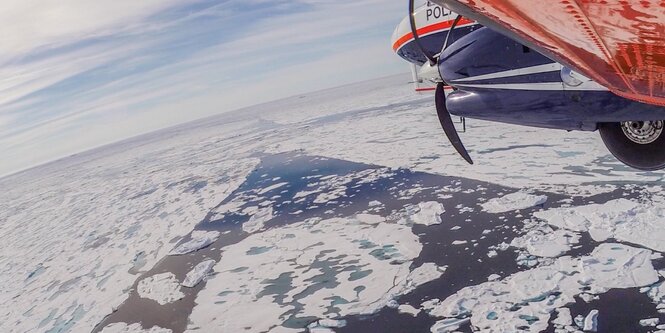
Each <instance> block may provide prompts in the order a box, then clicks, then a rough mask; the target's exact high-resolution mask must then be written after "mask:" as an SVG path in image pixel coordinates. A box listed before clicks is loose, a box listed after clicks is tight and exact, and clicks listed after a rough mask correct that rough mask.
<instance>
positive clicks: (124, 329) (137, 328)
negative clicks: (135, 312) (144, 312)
mask: <svg viewBox="0 0 665 333" xmlns="http://www.w3.org/2000/svg"><path fill="white" fill-rule="evenodd" d="M171 332H172V331H171V330H169V329H166V328H161V327H159V326H153V327H151V328H149V329H144V328H142V327H141V324H138V323H134V324H130V325H127V324H126V323H113V324H110V325H108V326H106V327H104V328H103V329H102V330H101V333H171Z"/></svg>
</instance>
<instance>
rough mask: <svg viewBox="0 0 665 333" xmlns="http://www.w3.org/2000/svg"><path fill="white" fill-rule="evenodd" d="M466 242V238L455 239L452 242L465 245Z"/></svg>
mask: <svg viewBox="0 0 665 333" xmlns="http://www.w3.org/2000/svg"><path fill="white" fill-rule="evenodd" d="M466 243H468V242H467V241H465V240H454V241H453V243H452V244H453V245H464V244H466Z"/></svg>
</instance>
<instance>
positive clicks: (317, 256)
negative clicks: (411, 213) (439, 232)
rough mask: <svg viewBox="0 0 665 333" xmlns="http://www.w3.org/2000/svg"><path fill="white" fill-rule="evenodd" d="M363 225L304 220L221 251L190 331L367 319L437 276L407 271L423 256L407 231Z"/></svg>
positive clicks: (429, 268)
mask: <svg viewBox="0 0 665 333" xmlns="http://www.w3.org/2000/svg"><path fill="white" fill-rule="evenodd" d="M364 220H365V219H358V218H356V217H349V218H333V219H328V220H320V219H309V220H305V221H303V222H298V223H294V224H290V225H287V226H284V227H280V228H274V229H269V230H266V231H264V232H261V233H255V234H252V235H250V236H249V237H247V238H246V239H244V240H243V241H241V242H239V243H237V244H234V245H231V246H228V247H226V248H224V249H223V252H222V258H221V260H220V261H219V262H218V263H217V264H216V265H215V272H216V274H215V275H214V276H213V277H211V278H210V279H208V281H207V283H206V286H205V288H204V289H203V290H201V292H200V293H199V294H198V295H197V298H196V303H197V304H202V305H205V306H196V307H195V308H194V309H193V311H192V314H191V316H190V318H189V320H190V328H192V329H194V328H195V327H206V328H208V329H210V330H212V331H229V332H235V331H240V330H250V331H255V332H264V331H268V330H271V329H273V330H276V331H279V330H280V329H285V327H282V324H283V323H284V322H285V321H286V320H289V318H290V317H293V318H292V319H295V318H309V317H316V318H322V319H325V318H327V319H339V317H342V316H347V315H354V314H370V313H374V312H376V311H378V310H379V309H381V308H382V307H384V306H386V305H387V304H388V303H389V302H390V301H391V300H392V299H393V298H394V297H396V296H399V295H402V294H405V293H408V292H410V291H411V290H413V289H414V288H416V287H417V286H419V285H421V284H423V283H426V282H428V281H431V280H433V279H436V278H439V277H441V275H442V274H444V271H445V267H438V266H437V265H435V264H432V263H425V264H423V265H421V266H419V267H416V268H415V269H414V270H413V271H410V269H409V267H410V266H411V263H412V260H413V259H414V258H416V257H417V256H418V255H419V253H420V251H421V249H422V245H421V244H420V242H419V240H418V237H417V236H416V235H415V234H413V232H412V231H411V228H410V227H408V226H405V225H401V224H397V223H386V222H381V223H376V221H374V220H370V221H368V222H369V223H366V222H365V221H364ZM333 309H334V311H332V310H333ZM220 313H223V314H224V316H221V317H220V316H219V314H220ZM280 327H281V328H280ZM316 328H317V329H319V328H321V327H320V326H317V327H316ZM192 332H194V331H192Z"/></svg>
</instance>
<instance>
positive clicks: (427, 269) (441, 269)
mask: <svg viewBox="0 0 665 333" xmlns="http://www.w3.org/2000/svg"><path fill="white" fill-rule="evenodd" d="M447 268H448V266H437V265H436V264H435V263H431V262H426V263H424V264H422V265H420V266H419V267H417V268H415V269H414V270H413V271H411V273H409V276H408V278H407V279H408V281H409V283H410V284H412V285H413V286H415V287H417V286H420V285H423V284H425V283H427V282H430V281H434V280H436V279H438V278H440V277H441V275H443V273H445V271H446V269H447Z"/></svg>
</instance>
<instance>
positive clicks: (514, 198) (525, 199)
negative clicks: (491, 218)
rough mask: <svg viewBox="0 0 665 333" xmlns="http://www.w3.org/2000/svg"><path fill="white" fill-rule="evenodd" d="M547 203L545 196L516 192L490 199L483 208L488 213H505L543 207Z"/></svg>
mask: <svg viewBox="0 0 665 333" xmlns="http://www.w3.org/2000/svg"><path fill="white" fill-rule="evenodd" d="M546 201H547V196H545V195H534V194H529V193H526V192H515V193H510V194H507V195H504V196H503V197H501V198H494V199H490V200H488V201H487V202H485V203H482V204H481V206H482V207H483V210H484V211H486V212H488V213H505V212H509V211H513V210H520V209H526V208H529V207H533V206H538V205H542V204H544V203H545V202H546Z"/></svg>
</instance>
